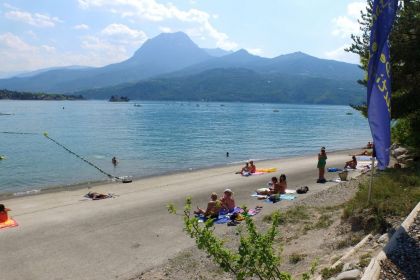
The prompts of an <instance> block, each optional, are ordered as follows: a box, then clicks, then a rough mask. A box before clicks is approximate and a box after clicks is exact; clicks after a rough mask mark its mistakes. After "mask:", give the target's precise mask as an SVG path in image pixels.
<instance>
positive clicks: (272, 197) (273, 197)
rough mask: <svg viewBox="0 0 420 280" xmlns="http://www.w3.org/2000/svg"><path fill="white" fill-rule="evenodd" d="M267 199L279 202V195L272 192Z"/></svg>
mask: <svg viewBox="0 0 420 280" xmlns="http://www.w3.org/2000/svg"><path fill="white" fill-rule="evenodd" d="M268 200H270V201H271V202H273V203H276V202H279V201H280V195H278V194H272V195H270V196H269V197H268Z"/></svg>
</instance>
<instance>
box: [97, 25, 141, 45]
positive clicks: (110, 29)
mask: <svg viewBox="0 0 420 280" xmlns="http://www.w3.org/2000/svg"><path fill="white" fill-rule="evenodd" d="M101 34H102V35H107V36H124V37H130V38H132V39H140V40H142V41H144V40H146V38H147V36H146V34H145V33H144V32H143V31H141V30H135V29H131V28H130V27H128V26H127V25H124V24H120V23H112V24H110V25H108V26H107V27H105V28H104V29H102V31H101Z"/></svg>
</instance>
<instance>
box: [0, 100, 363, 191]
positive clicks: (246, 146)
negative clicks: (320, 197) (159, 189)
mask: <svg viewBox="0 0 420 280" xmlns="http://www.w3.org/2000/svg"><path fill="white" fill-rule="evenodd" d="M135 105H137V106H135ZM0 113H3V114H10V115H1V114H0V155H4V156H6V159H4V160H0V194H1V193H17V192H26V191H31V190H38V189H42V188H47V187H53V186H68V185H72V184H77V183H83V182H92V181H101V180H107V176H105V175H104V174H102V173H101V172H99V171H98V170H97V169H95V168H93V167H92V166H91V165H89V164H87V163H86V162H84V161H82V160H81V159H80V158H78V157H76V156H75V155H73V154H71V153H69V152H68V151H66V150H65V149H64V148H63V147H61V146H59V145H57V144H56V143H54V142H52V141H50V140H48V139H47V138H46V137H44V136H43V133H44V132H47V133H48V135H49V136H50V137H51V138H52V139H54V140H56V141H57V142H58V143H60V144H62V145H63V146H65V147H67V148H68V149H69V150H71V151H73V152H74V153H76V154H78V155H80V156H82V157H83V158H85V159H86V160H88V161H90V162H92V163H93V164H95V165H97V166H98V167H100V168H101V169H102V170H104V171H105V172H106V173H110V174H112V175H115V176H123V175H131V176H134V177H143V176H151V175H158V174H164V173H167V172H174V171H182V170H191V169H197V168H205V167H211V166H216V165H225V164H233V163H238V162H244V161H246V160H248V159H254V160H263V159H274V158H282V157H290V156H296V155H306V154H314V156H315V155H316V154H317V153H318V151H319V148H320V147H321V146H326V147H327V151H331V150H340V149H347V148H356V147H362V146H364V145H366V143H367V141H371V135H370V130H369V126H368V122H367V119H365V118H364V117H363V116H361V114H360V113H358V112H356V111H355V110H353V109H352V108H350V107H349V106H329V105H292V104H262V103H223V102H143V101H142V102H139V101H138V102H123V103H113V102H107V101H0ZM350 113H351V114H350ZM9 132H13V133H9ZM15 133H30V134H15ZM227 152H229V157H226V153H227ZM113 156H115V157H116V158H117V159H118V160H119V164H118V165H117V166H116V167H114V166H113V164H112V163H111V159H112V157H113ZM315 165H316V163H314V166H315ZM314 168H315V167H314Z"/></svg>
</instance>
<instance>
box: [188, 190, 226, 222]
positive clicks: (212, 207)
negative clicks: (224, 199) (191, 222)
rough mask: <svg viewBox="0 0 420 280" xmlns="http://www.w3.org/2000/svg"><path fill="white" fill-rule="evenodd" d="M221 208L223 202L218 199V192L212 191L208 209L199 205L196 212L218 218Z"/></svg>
mask: <svg viewBox="0 0 420 280" xmlns="http://www.w3.org/2000/svg"><path fill="white" fill-rule="evenodd" d="M221 208H222V203H221V202H220V200H218V199H217V194H216V193H212V194H211V196H210V201H209V203H207V209H206V210H204V209H201V208H199V207H197V210H196V211H194V214H196V215H199V214H203V215H204V216H206V217H208V218H211V219H216V218H218V217H219V211H220V209H221Z"/></svg>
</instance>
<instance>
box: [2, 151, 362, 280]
mask: <svg viewBox="0 0 420 280" xmlns="http://www.w3.org/2000/svg"><path fill="white" fill-rule="evenodd" d="M354 151H355V150H345V151H339V152H333V153H328V161H327V167H339V168H342V167H343V165H344V162H345V161H347V160H349V159H350V157H349V154H352V153H354ZM357 151H360V149H358V150H357ZM316 162H317V158H316V153H315V154H314V155H313V156H305V157H294V158H286V159H279V160H273V161H264V162H257V164H256V165H257V168H271V167H275V168H278V171H277V172H275V173H268V174H264V175H258V176H250V177H242V176H240V175H236V174H235V171H237V170H239V169H240V166H239V165H235V166H224V167H217V168H211V169H204V170H198V171H191V172H183V173H177V174H170V175H165V176H157V177H150V178H145V179H141V180H137V181H135V182H133V183H130V184H122V183H113V184H104V185H98V186H94V187H92V188H90V189H87V188H78V189H72V190H62V191H59V192H49V193H41V194H39V195H34V196H26V197H16V198H11V199H7V200H5V201H2V203H4V204H5V205H6V206H7V207H8V208H11V209H12V210H13V211H11V212H10V215H11V216H12V217H13V218H14V219H15V220H16V221H17V222H18V223H19V226H18V227H15V228H9V229H4V230H0V244H1V245H0V265H1V267H2V269H1V273H0V279H7V280H11V279H19V280H20V279H128V278H130V277H132V276H133V275H136V274H138V273H141V272H142V271H144V270H146V269H149V268H151V267H154V266H157V265H159V264H161V263H163V262H164V261H166V260H167V259H168V258H171V257H173V256H174V255H175V254H177V253H178V252H180V251H181V250H184V249H186V248H189V247H191V246H193V245H194V241H193V240H192V239H190V238H188V237H187V236H186V235H185V233H184V232H183V231H182V219H181V217H179V218H177V217H175V216H173V215H169V214H168V212H167V210H166V207H165V206H166V205H167V204H168V203H171V202H173V203H175V204H176V205H177V206H178V208H181V207H182V205H183V201H184V198H185V197H186V196H188V195H190V196H192V197H193V205H194V207H195V206H196V205H200V206H205V204H206V202H207V201H208V197H209V194H210V193H211V192H212V191H215V192H217V193H219V194H221V193H222V192H223V190H224V189H225V188H227V187H229V188H231V189H232V190H233V191H234V192H235V199H236V202H237V205H243V204H246V205H248V206H249V207H255V206H256V205H257V204H259V205H263V206H264V209H263V213H270V212H271V211H273V210H274V209H276V208H278V205H279V204H287V203H290V204H292V203H295V201H299V200H300V199H302V198H303V197H305V196H309V195H313V194H315V193H317V192H319V191H321V190H323V189H325V188H326V187H328V186H331V185H332V184H336V183H334V182H328V183H326V184H316V183H315V181H316V179H317V169H316ZM281 173H284V174H286V175H287V181H288V187H289V189H295V188H296V187H299V186H303V185H307V186H308V187H309V189H310V191H309V193H308V194H305V195H298V197H297V199H295V201H281V202H280V203H277V204H267V203H261V201H258V200H256V199H255V198H252V197H250V194H251V193H252V192H253V191H254V190H255V189H257V188H259V187H262V186H264V185H265V184H266V183H267V182H268V181H269V180H270V178H271V177H272V176H273V175H275V176H277V177H278V176H279V175H280V174H281ZM326 177H327V179H335V178H337V177H338V175H337V173H327V174H326ZM88 191H96V192H101V193H114V194H116V197H115V198H111V199H105V200H99V201H91V200H88V199H86V198H84V195H85V194H86V193H87V192H88ZM260 216H262V215H261V214H260ZM217 230H219V231H221V232H222V231H226V230H231V229H230V228H228V227H226V226H224V225H220V226H218V227H217Z"/></svg>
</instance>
